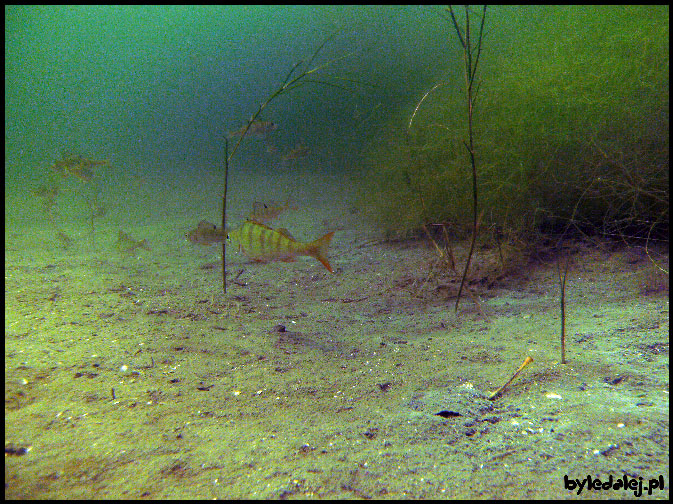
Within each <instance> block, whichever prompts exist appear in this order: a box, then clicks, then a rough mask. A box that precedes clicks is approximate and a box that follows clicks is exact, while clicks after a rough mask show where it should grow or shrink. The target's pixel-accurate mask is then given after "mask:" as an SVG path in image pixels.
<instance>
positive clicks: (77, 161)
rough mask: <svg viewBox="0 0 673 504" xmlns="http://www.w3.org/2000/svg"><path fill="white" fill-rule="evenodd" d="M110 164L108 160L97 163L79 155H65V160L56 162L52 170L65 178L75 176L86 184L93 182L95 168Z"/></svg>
mask: <svg viewBox="0 0 673 504" xmlns="http://www.w3.org/2000/svg"><path fill="white" fill-rule="evenodd" d="M109 164H110V161H109V160H108V159H105V160H103V161H96V160H95V159H87V158H84V157H82V156H81V155H79V154H64V155H63V159H59V160H56V161H54V164H53V165H51V166H50V168H51V169H52V170H54V171H55V172H56V173H59V174H61V175H62V176H64V177H66V176H68V175H73V176H75V177H77V178H79V179H81V180H82V181H84V182H91V180H93V176H94V170H93V167H94V166H105V165H109Z"/></svg>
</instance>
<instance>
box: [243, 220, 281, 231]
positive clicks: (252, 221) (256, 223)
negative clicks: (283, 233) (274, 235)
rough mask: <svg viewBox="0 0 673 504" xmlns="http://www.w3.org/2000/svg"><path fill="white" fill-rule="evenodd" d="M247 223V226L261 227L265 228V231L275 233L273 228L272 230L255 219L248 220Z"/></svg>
mask: <svg viewBox="0 0 673 504" xmlns="http://www.w3.org/2000/svg"><path fill="white" fill-rule="evenodd" d="M245 222H246V223H247V224H251V225H253V226H260V227H263V228H265V229H270V230H271V231H274V229H273V228H270V227H269V226H267V225H266V224H262V223H261V222H259V221H256V220H255V219H248V220H246V221H245Z"/></svg>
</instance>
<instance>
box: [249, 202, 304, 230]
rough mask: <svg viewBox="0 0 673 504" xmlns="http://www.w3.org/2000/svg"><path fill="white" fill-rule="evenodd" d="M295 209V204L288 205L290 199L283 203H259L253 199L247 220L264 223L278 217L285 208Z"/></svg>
mask: <svg viewBox="0 0 673 504" xmlns="http://www.w3.org/2000/svg"><path fill="white" fill-rule="evenodd" d="M288 209H289V210H296V209H297V207H296V206H291V205H290V200H287V201H286V202H285V203H282V204H278V203H268V204H267V203H261V202H259V201H255V202H254V203H253V204H252V213H251V214H250V215H249V216H248V220H251V221H255V222H259V223H262V224H264V223H265V222H269V221H271V220H273V219H275V218H276V217H278V216H279V215H280V214H281V213H283V212H284V211H285V210H288Z"/></svg>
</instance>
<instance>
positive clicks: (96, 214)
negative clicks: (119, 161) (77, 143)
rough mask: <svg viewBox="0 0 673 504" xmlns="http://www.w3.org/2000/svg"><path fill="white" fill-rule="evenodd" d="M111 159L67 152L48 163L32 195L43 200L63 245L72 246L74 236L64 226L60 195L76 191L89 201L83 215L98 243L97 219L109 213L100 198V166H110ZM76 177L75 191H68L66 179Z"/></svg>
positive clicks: (44, 207) (64, 195) (75, 192)
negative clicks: (98, 177)
mask: <svg viewBox="0 0 673 504" xmlns="http://www.w3.org/2000/svg"><path fill="white" fill-rule="evenodd" d="M109 164H110V162H109V161H108V160H102V161H96V160H93V159H88V158H85V157H83V156H81V155H79V154H63V155H62V156H61V159H56V160H55V161H54V163H53V164H52V165H51V166H49V167H48V169H47V171H46V173H45V176H44V179H43V182H42V183H41V184H40V185H39V186H38V187H37V188H36V189H34V190H33V191H32V195H33V197H34V198H35V199H37V200H38V201H39V202H40V207H41V209H42V211H43V212H44V215H45V217H46V218H47V221H48V222H49V224H50V225H51V226H52V227H53V228H54V233H55V237H56V240H57V242H58V243H59V245H60V246H61V248H63V249H68V248H71V247H72V245H73V244H74V240H73V239H72V238H71V237H70V236H68V234H67V233H66V232H65V231H64V230H63V229H62V227H61V225H60V224H59V222H60V221H61V220H62V219H61V215H60V212H59V204H58V200H59V196H61V197H63V198H68V199H71V198H72V195H73V194H77V195H79V197H80V198H82V199H83V201H84V203H85V205H86V211H85V212H84V214H83V217H84V218H85V219H86V220H87V221H88V224H89V239H90V242H91V246H92V247H95V244H96V239H95V236H96V224H95V220H96V219H98V218H100V217H103V216H104V215H105V213H106V208H105V206H104V205H103V204H102V203H101V202H100V201H99V191H100V188H99V186H98V179H97V177H96V173H97V171H98V170H99V169H101V168H102V167H105V166H109ZM70 180H75V181H76V183H75V186H74V188H72V187H71V191H64V190H63V187H62V183H63V181H70Z"/></svg>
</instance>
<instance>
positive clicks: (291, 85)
mask: <svg viewBox="0 0 673 504" xmlns="http://www.w3.org/2000/svg"><path fill="white" fill-rule="evenodd" d="M337 33H338V32H335V33H333V34H332V35H330V36H329V37H327V38H326V39H325V40H324V41H323V42H322V44H320V46H318V48H317V49H316V50H315V51H314V52H313V54H312V55H311V57H310V58H309V59H308V61H307V62H306V63H304V61H303V60H301V61H299V62H297V63H296V64H295V65H294V66H293V67H292V69H291V70H290V71H289V72H288V74H287V75H286V76H285V79H283V82H282V83H281V84H280V86H279V87H278V88H277V89H276V90H275V91H274V92H273V93H271V94H270V95H269V96H268V97H267V98H266V100H264V101H263V102H262V103H261V104H260V105H259V107H258V108H257V111H256V112H255V113H254V114H253V115H252V116H251V117H250V119H249V120H248V123H247V125H246V126H245V127H244V128H241V130H240V132H239V135H237V136H239V139H238V141H237V142H236V144H234V147H233V149H232V150H231V153H229V142H228V141H227V139H226V137H225V164H224V189H223V191H222V229H226V218H227V185H228V175H229V163H230V162H231V159H232V158H233V157H234V154H236V151H237V150H238V148H239V146H240V145H241V142H242V141H243V139H244V138H245V136H246V134H247V133H248V131H249V130H250V128H251V127H252V125H253V123H255V121H257V120H258V118H259V117H260V115H261V114H262V112H263V111H264V109H266V107H267V106H268V105H269V104H270V103H271V102H272V101H273V100H275V99H276V98H278V97H279V96H281V95H284V94H286V93H288V92H290V91H292V90H294V89H297V88H299V87H301V86H303V85H304V84H307V83H314V84H320V85H324V86H330V87H336V88H339V89H344V90H349V88H347V87H346V86H344V85H343V84H340V83H336V82H334V81H333V80H334V78H332V80H331V81H330V80H322V79H315V78H314V74H317V73H318V72H319V71H320V70H323V69H325V68H327V67H328V66H330V65H332V64H333V63H335V62H337V61H340V60H342V59H344V58H347V57H349V56H350V55H351V54H352V53H349V54H346V55H343V56H339V57H337V58H332V59H330V60H328V61H326V62H325V63H323V64H321V65H317V66H315V67H314V66H313V61H314V60H315V59H316V57H317V56H318V54H319V53H320V51H322V49H323V48H324V47H325V45H326V44H327V43H328V42H329V41H330V40H331V39H333V38H334V36H335V35H336V34H337ZM337 79H339V80H340V81H348V82H351V83H358V81H355V80H352V79H343V78H337ZM225 255H226V243H225V242H222V288H223V290H224V293H225V294H226V292H227V276H226V275H227V274H226V259H225Z"/></svg>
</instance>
